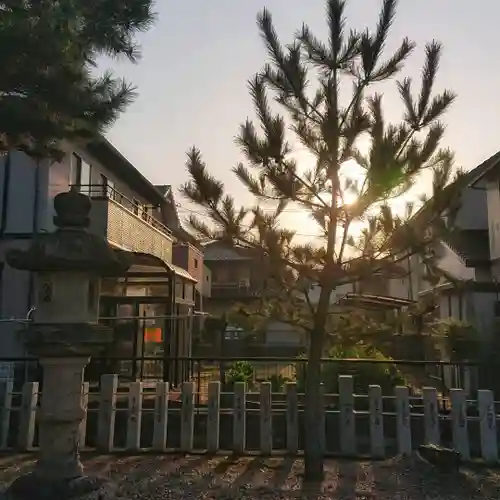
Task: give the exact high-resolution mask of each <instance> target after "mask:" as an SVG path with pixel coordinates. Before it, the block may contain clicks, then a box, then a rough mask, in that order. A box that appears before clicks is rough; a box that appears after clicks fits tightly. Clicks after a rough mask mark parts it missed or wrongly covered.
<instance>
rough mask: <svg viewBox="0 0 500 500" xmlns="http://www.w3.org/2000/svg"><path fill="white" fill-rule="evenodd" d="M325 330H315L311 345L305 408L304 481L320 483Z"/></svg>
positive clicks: (321, 477)
mask: <svg viewBox="0 0 500 500" xmlns="http://www.w3.org/2000/svg"><path fill="white" fill-rule="evenodd" d="M323 336H324V335H323V330H315V331H314V332H313V333H312V335H311V340H310V344H309V360H308V363H307V378H306V398H305V400H306V408H305V417H306V418H305V421H306V432H305V438H306V439H305V446H304V452H305V453H304V458H305V460H304V461H305V471H304V480H305V481H307V482H320V481H322V480H323V444H322V443H321V439H322V436H323V435H324V433H323V432H321V429H320V427H319V425H318V422H321V421H322V419H321V411H322V409H323V401H322V399H321V398H320V384H321V357H322V352H323Z"/></svg>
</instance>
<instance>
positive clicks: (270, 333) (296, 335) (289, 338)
mask: <svg viewBox="0 0 500 500" xmlns="http://www.w3.org/2000/svg"><path fill="white" fill-rule="evenodd" d="M265 335H266V344H267V345H272V346H299V345H302V344H303V343H304V332H303V331H302V330H300V329H298V328H294V327H293V326H291V325H289V324H287V323H283V322H282V321H273V322H270V323H269V324H268V325H267V328H266V333H265Z"/></svg>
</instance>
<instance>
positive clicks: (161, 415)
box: [153, 382, 169, 451]
mask: <svg viewBox="0 0 500 500" xmlns="http://www.w3.org/2000/svg"><path fill="white" fill-rule="evenodd" d="M168 393H169V387H168V382H157V383H156V394H155V423H154V428H153V450H155V451H165V450H166V449H167V424H168Z"/></svg>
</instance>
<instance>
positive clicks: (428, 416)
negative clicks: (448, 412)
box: [422, 387, 441, 445]
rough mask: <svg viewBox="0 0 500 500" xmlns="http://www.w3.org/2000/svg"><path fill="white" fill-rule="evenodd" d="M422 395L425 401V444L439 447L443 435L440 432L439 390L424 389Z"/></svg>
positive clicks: (433, 388) (432, 388)
mask: <svg viewBox="0 0 500 500" xmlns="http://www.w3.org/2000/svg"><path fill="white" fill-rule="evenodd" d="M422 395H423V400H424V429H425V444H435V445H439V443H440V442H441V433H440V430H439V410H438V399H437V390H436V388H435V387H424V388H423V389H422Z"/></svg>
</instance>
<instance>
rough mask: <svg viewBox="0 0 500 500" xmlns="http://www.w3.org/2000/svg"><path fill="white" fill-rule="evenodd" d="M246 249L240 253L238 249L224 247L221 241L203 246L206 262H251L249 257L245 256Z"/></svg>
mask: <svg viewBox="0 0 500 500" xmlns="http://www.w3.org/2000/svg"><path fill="white" fill-rule="evenodd" d="M244 250H245V249H241V251H239V250H238V249H237V248H232V247H230V246H228V245H224V244H223V243H221V242H219V241H214V242H210V243H207V244H205V245H203V259H204V261H205V262H206V261H231V260H251V257H250V256H249V255H245V254H244V253H243V252H244Z"/></svg>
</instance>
